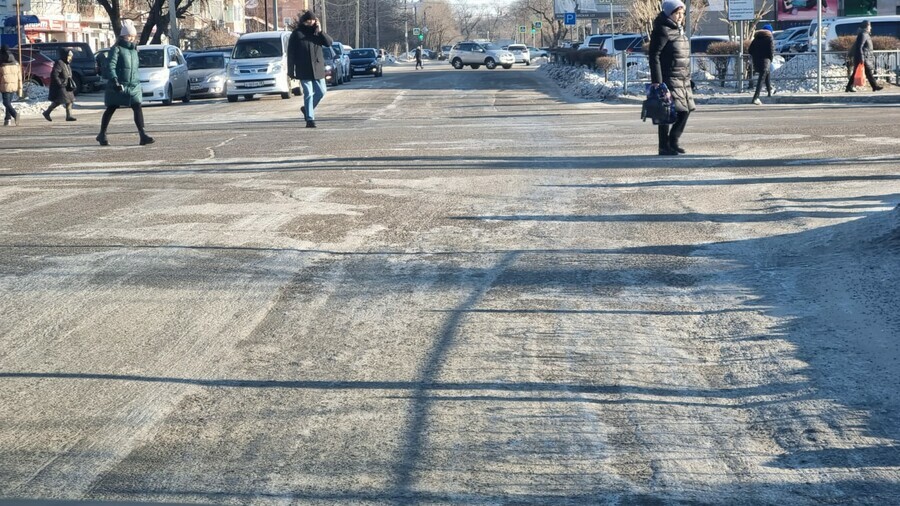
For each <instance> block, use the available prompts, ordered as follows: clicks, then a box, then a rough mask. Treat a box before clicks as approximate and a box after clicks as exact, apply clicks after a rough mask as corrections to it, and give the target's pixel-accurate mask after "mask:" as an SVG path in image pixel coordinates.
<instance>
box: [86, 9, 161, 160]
mask: <svg viewBox="0 0 900 506" xmlns="http://www.w3.org/2000/svg"><path fill="white" fill-rule="evenodd" d="M136 39H137V30H136V29H135V28H134V22H132V21H131V20H130V19H126V20H125V21H122V30H121V32H120V37H119V40H118V41H116V44H115V45H114V46H113V47H112V49H110V50H109V57H108V58H107V61H106V93H105V95H104V96H103V103H104V105H106V110H105V111H103V118H101V120H100V133H99V134H98V135H97V142H99V143H100V145H101V146H108V145H109V141H107V139H106V129H107V128H109V122H110V120H112V116H113V114H114V113H115V112H116V110H117V109H118V108H119V107H130V108H131V111H132V112H133V113H134V125H135V126H136V127H137V129H138V133H139V134H140V139H141V146H144V145H147V144H153V142H155V141H154V140H153V137H150V136H149V135H147V133H146V132H145V131H144V111H143V110H142V109H141V100H142V92H141V76H140V74H139V73H138V67H139V66H140V61H139V60H138V52H137V48H136V47H135V45H134V41H135V40H136Z"/></svg>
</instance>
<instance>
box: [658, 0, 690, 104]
mask: <svg viewBox="0 0 900 506" xmlns="http://www.w3.org/2000/svg"><path fill="white" fill-rule="evenodd" d="M648 52H649V55H650V79H651V81H652V82H653V83H666V86H667V87H668V88H669V92H671V93H672V98H674V100H675V110H676V111H680V112H687V111H693V110H694V109H696V106H695V105H694V94H693V92H692V91H691V43H690V41H688V38H687V37H686V36H685V35H684V30H683V29H682V28H681V27H680V26H678V25H677V24H676V23H675V22H674V21H672V20H671V19H669V17H668V16H666V15H665V14H664V13H662V12H661V13H659V16H657V17H656V19H655V20H654V21H653V32H651V33H650V49H649V51H648Z"/></svg>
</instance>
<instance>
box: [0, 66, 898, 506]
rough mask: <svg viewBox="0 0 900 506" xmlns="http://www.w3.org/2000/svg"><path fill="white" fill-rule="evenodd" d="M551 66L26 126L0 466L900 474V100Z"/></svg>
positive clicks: (832, 493)
mask: <svg viewBox="0 0 900 506" xmlns="http://www.w3.org/2000/svg"><path fill="white" fill-rule="evenodd" d="M555 90H556V88H555V87H554V85H553V84H552V83H550V82H549V81H548V80H547V79H546V78H545V77H544V76H543V75H542V73H541V72H539V71H536V70H535V69H534V68H524V67H518V66H517V67H516V68H515V69H513V70H502V69H497V70H493V71H488V70H486V69H480V70H477V71H473V70H470V69H465V70H461V71H455V70H452V69H450V68H449V67H445V66H443V65H440V66H437V65H431V66H428V67H426V69H425V70H423V71H413V70H411V69H408V68H404V69H400V68H386V69H385V76H384V77H383V78H381V79H365V78H356V79H355V80H354V81H353V82H352V83H351V84H349V85H346V86H341V87H338V88H333V89H331V90H330V91H329V94H328V95H327V96H326V98H325V101H324V102H323V104H322V105H321V107H320V109H319V110H318V113H317V115H318V117H317V123H318V125H319V128H317V129H315V130H312V129H306V128H303V126H304V123H303V121H302V120H301V118H300V114H299V107H300V105H301V103H300V101H299V100H298V99H296V98H294V99H292V100H281V99H280V98H278V97H270V98H263V99H259V100H254V101H251V102H244V101H243V100H242V101H240V102H238V103H235V104H229V103H226V102H225V101H224V100H195V101H193V102H191V103H190V104H176V105H172V106H169V107H163V106H158V105H151V106H147V107H145V116H146V121H147V125H148V131H149V133H150V134H151V135H153V136H154V137H155V138H156V140H157V143H156V144H154V145H152V146H147V147H141V146H138V145H137V135H136V133H135V132H134V127H133V125H132V124H131V118H130V114H128V113H129V111H127V110H123V111H119V112H118V113H117V116H116V117H115V118H114V121H113V126H112V128H111V130H110V136H109V138H110V143H111V146H109V147H100V146H97V145H96V143H95V142H94V140H93V137H94V135H96V132H97V125H98V124H99V112H100V111H99V109H95V110H91V109H82V110H81V111H80V112H79V113H80V115H79V121H78V122H76V123H65V122H61V121H54V122H53V123H45V122H43V120H38V119H32V120H30V121H28V122H27V124H26V125H25V126H21V127H18V128H5V129H2V132H0V134H2V145H0V210H2V212H0V293H2V297H0V413H2V416H0V499H12V498H28V499H97V500H111V501H160V502H185V503H190V502H208V503H224V504H291V503H322V504H325V503H334V502H352V503H367V504H395V503H416V504H419V503H422V504H460V503H481V504H504V503H516V504H529V503H535V504H567V503H570V504H582V503H583V504H606V503H619V504H670V503H711V504H713V503H714V504H722V503H731V504H741V503H745V504H821V503H823V502H834V503H842V504H847V503H854V502H855V503H866V504H889V503H896V502H898V501H900V445H898V438H900V422H898V420H900V397H898V393H897V392H898V391H900V379H898V375H900V369H898V362H897V359H898V357H900V351H898V346H900V344H898V340H897V337H898V336H900V316H898V315H900V311H898V309H900V308H898V297H897V286H900V285H898V282H900V272H898V271H900V267H898V266H900V233H897V228H896V227H897V221H898V220H900V218H898V217H897V214H898V213H897V212H893V214H892V211H891V209H892V208H893V207H894V206H896V205H897V204H898V201H900V156H898V152H900V130H898V129H897V127H896V125H898V124H900V107H897V106H896V105H894V106H891V105H879V106H864V105H853V106H844V105H827V106H796V105H794V106H791V105H783V106H780V105H779V106H766V107H762V108H761V107H755V106H750V105H747V106H707V107H703V108H702V109H701V110H698V111H697V112H696V113H695V114H694V115H692V117H691V118H690V121H689V123H688V127H687V133H686V134H685V136H684V138H683V142H682V144H683V147H685V148H686V149H687V150H688V155H686V156H679V157H677V158H661V157H658V156H655V152H656V148H655V142H656V133H655V127H653V126H652V125H650V124H649V123H642V122H640V120H639V119H638V117H639V108H638V107H636V106H633V105H604V104H599V103H589V102H579V101H575V100H571V99H566V98H565V97H563V96H561V95H560V94H559V93H558V92H557V91H555Z"/></svg>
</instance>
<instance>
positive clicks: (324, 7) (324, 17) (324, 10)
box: [322, 0, 328, 32]
mask: <svg viewBox="0 0 900 506" xmlns="http://www.w3.org/2000/svg"><path fill="white" fill-rule="evenodd" d="M327 7H328V2H327V1H326V0H322V31H323V32H327V31H328V28H327V26H328V23H327V21H328V12H327V11H328V8H327Z"/></svg>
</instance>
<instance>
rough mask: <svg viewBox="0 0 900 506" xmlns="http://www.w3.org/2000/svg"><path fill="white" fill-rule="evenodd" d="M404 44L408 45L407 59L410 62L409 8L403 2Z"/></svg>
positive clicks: (404, 0) (404, 1)
mask: <svg viewBox="0 0 900 506" xmlns="http://www.w3.org/2000/svg"><path fill="white" fill-rule="evenodd" d="M403 42H405V43H406V59H407V60H409V8H408V7H407V6H406V0H403Z"/></svg>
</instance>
